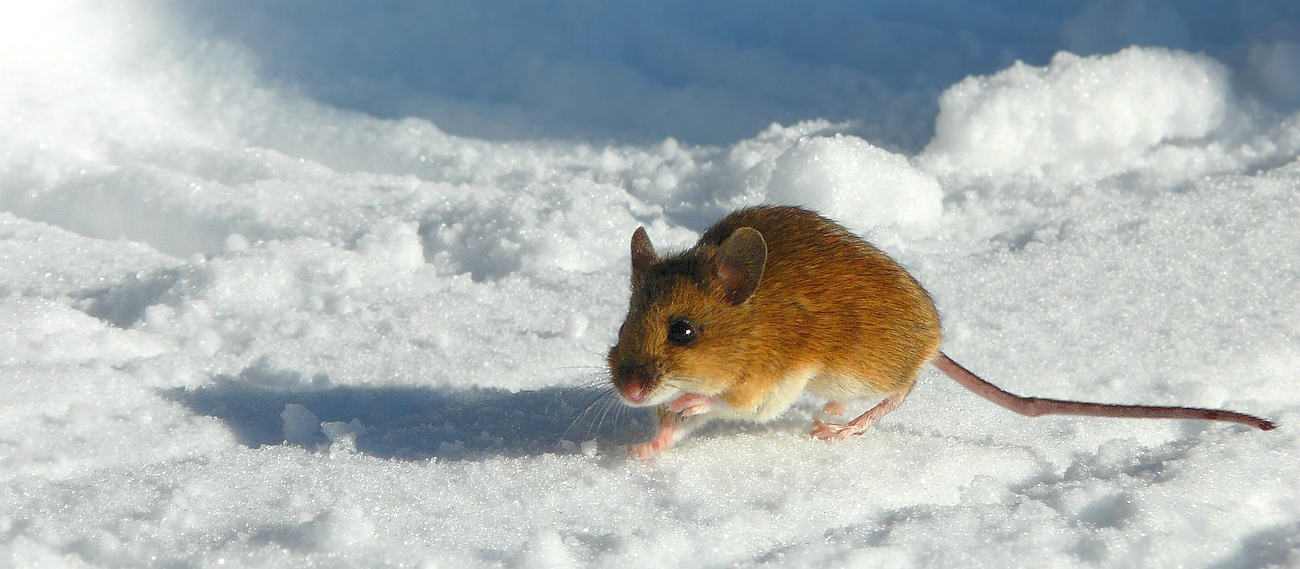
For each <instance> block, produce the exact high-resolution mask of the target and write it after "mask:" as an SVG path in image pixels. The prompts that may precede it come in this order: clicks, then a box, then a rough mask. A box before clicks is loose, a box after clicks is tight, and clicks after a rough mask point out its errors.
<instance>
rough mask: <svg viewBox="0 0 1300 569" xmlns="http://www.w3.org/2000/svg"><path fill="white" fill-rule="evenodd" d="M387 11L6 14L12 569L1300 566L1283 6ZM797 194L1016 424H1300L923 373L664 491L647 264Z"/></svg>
mask: <svg viewBox="0 0 1300 569" xmlns="http://www.w3.org/2000/svg"><path fill="white" fill-rule="evenodd" d="M359 6H360V5H357V6H356V7H353V6H351V5H349V6H344V5H342V4H339V5H333V4H329V5H322V6H321V8H320V9H319V10H315V11H310V13H308V11H303V10H301V8H299V7H294V6H292V5H290V4H276V3H270V4H268V3H253V2H193V3H184V4H182V3H167V2H144V1H142V2H117V3H102V2H91V1H82V0H60V1H52V2H43V3H20V2H6V3H3V4H0V14H3V15H4V17H2V18H0V77H4V79H3V80H0V124H3V125H5V126H4V127H3V128H0V323H3V326H2V327H0V330H2V331H0V337H2V338H3V339H2V340H0V560H3V561H0V563H2V564H4V565H5V566H14V567H62V566H67V567H101V566H110V567H118V566H165V565H184V566H201V567H218V566H251V567H300V566H322V567H341V566H366V567H379V566H384V567H387V566H402V567H461V566H508V567H534V566H535V567H586V566H599V567H613V566H620V567H621V566H646V567H660V566H662V567H670V566H683V565H685V566H700V565H708V566H724V565H725V566H730V565H740V566H755V565H768V564H770V565H781V566H803V567H840V566H881V567H899V566H996V567H1004V566H1026V565H1033V566H1214V567H1264V566H1270V565H1274V566H1292V565H1296V564H1300V461H1297V460H1295V456H1297V454H1300V439H1298V438H1297V436H1296V434H1295V429H1294V425H1295V424H1296V423H1297V421H1300V387H1298V384H1297V382H1296V381H1295V378H1296V374H1297V370H1300V260H1297V259H1300V226H1298V225H1297V224H1296V223H1295V220H1296V219H1300V191H1298V190H1300V108H1298V107H1297V105H1300V79H1298V77H1300V49H1298V48H1297V46H1300V35H1297V33H1298V32H1297V30H1300V14H1297V13H1296V11H1295V9H1294V8H1293V7H1291V4H1290V3H1286V2H1274V3H1268V2H1253V1H1252V2H1245V1H1243V2H1240V3H1235V4H1234V3H1228V2H1186V3H1170V2H1158V1H1139V0H1133V1H1127V0H1125V1H1108V0H1103V1H1098V2H1083V1H1080V2H1072V3H1065V4H1060V5H1057V6H1055V7H1042V8H1033V7H1024V6H1019V5H1018V3H1014V2H995V1H992V0H990V1H987V2H976V3H945V2H926V3H916V5H915V6H912V5H911V4H899V5H896V6H893V5H891V6H887V7H883V6H882V7H877V8H875V9H869V8H855V7H852V6H850V5H848V4H845V5H838V4H828V5H825V6H823V7H820V8H817V9H815V10H812V12H810V13H802V12H800V10H803V9H804V8H800V7H795V6H796V5H793V4H792V5H790V6H763V7H761V8H760V7H755V9H754V10H752V11H751V12H752V13H749V14H738V13H733V11H732V10H733V8H731V7H729V6H727V5H724V4H716V3H705V4H703V5H698V8H696V7H695V6H697V3H677V2H663V3H629V5H628V7H627V9H625V10H614V9H611V8H602V7H599V6H597V5H590V4H585V3H578V4H575V3H564V2H561V3H554V5H548V6H549V9H546V10H542V9H538V8H524V7H522V6H515V8H516V9H514V10H505V11H499V12H496V11H493V12H491V13H490V14H489V13H488V12H485V11H482V10H486V8H483V9H480V8H474V7H469V5H457V6H459V7H454V6H441V5H434V4H427V5H426V4H418V5H417V4H412V5H409V6H408V5H403V4H400V3H389V4H385V5H384V6H383V7H382V8H381V7H370V6H369V5H367V6H365V7H359ZM510 38H515V39H514V40H511V39H510ZM769 201H771V202H778V203H794V204H803V205H808V206H812V207H815V208H817V209H819V210H820V211H822V212H824V213H826V214H827V215H829V216H831V217H833V218H835V219H838V220H840V221H842V222H843V223H845V224H846V225H847V226H849V227H851V228H852V229H853V230H854V231H856V232H859V233H861V234H863V235H865V236H867V237H868V238H869V239H871V240H872V241H873V242H875V243H877V244H878V245H880V246H881V247H882V248H884V249H885V250H887V251H888V252H889V253H890V254H892V255H894V256H895V257H896V258H897V259H899V261H900V262H902V263H903V264H904V265H905V266H906V267H908V268H909V269H910V270H911V271H912V272H913V273H914V274H915V275H916V277H917V278H918V280H919V281H920V282H922V283H923V284H924V285H925V286H926V287H927V289H928V290H929V291H930V293H931V294H932V295H933V296H934V298H935V300H936V303H937V305H938V307H939V310H940V312H941V314H942V316H943V318H944V326H945V344H944V350H945V352H946V353H948V354H949V355H951V356H952V357H953V358H954V359H956V360H957V361H959V362H961V363H962V364H964V365H966V366H967V367H969V368H971V369H972V370H973V371H976V372H977V373H980V374H982V375H983V376H985V377H986V378H988V379H990V380H992V381H994V382H995V383H998V384H999V385H1001V386H1003V387H1005V388H1006V389H1008V390H1010V391H1013V392H1017V393H1024V394H1033V395H1039V396H1046V397H1058V398H1076V399H1087V400H1097V401H1107V402H1145V403H1151V404H1164V405H1194V406H1204V407H1226V408H1231V409H1234V410H1238V411H1243V412H1248V413H1252V414H1257V415H1260V416H1264V417H1267V418H1269V419H1271V420H1275V421H1277V422H1278V423H1279V425H1280V427H1279V428H1278V429H1277V430H1275V431H1272V432H1267V433H1265V432H1260V431H1255V430H1250V429H1248V428H1245V427H1242V426H1237V425H1228V424H1205V423H1198V422H1189V421H1124V420H1110V419H1088V418H1073V417H1046V418H1038V419H1030V418H1025V417H1021V416H1018V415H1014V414H1012V413H1009V412H1007V411H1005V410H1002V409H1000V408H998V407H995V406H993V405H992V404H989V403H988V402H985V401H983V400H980V399H978V398H977V397H975V396H974V395H972V394H970V393H968V392H966V391H965V390H964V389H962V388H961V387H960V386H958V385H957V384H956V383H954V382H952V381H950V380H948V379H946V378H945V377H943V376H942V375H941V374H940V373H939V372H938V371H937V370H934V369H928V370H927V371H926V372H925V373H924V375H923V377H922V378H921V381H920V383H919V384H918V387H917V388H916V390H915V392H914V393H913V394H912V395H911V397H910V398H909V400H908V401H907V403H906V404H905V405H903V406H902V407H901V408H900V409H899V410H898V411H895V412H894V413H893V414H891V415H890V416H889V417H887V418H886V419H885V420H884V421H882V422H881V424H879V425H878V426H877V427H876V428H874V429H873V430H872V431H870V432H868V433H867V434H866V435H865V436H863V437H860V438H856V439H853V440H849V441H843V442H839V443H834V444H827V443H822V442H819V441H815V440H812V439H811V438H810V437H808V436H807V432H808V429H809V424H810V422H811V419H812V417H813V416H814V415H815V413H816V410H817V409H818V408H819V406H820V402H818V401H815V400H813V399H811V398H810V399H807V400H803V401H801V402H800V403H798V404H797V405H796V406H795V408H793V409H791V410H790V411H789V412H788V413H786V414H785V415H783V416H781V417H778V418H777V419H776V420H774V421H773V422H771V423H769V424H762V425H754V424H742V423H732V422H723V421H719V422H716V423H712V424H710V425H708V426H707V427H705V428H703V429H701V431H700V432H698V433H696V434H693V435H692V436H691V437H689V438H687V439H686V440H684V441H683V442H682V444H681V445H680V446H679V447H677V448H675V449H674V450H673V451H672V452H670V453H667V454H665V455H662V456H659V457H656V458H654V459H651V460H649V461H641V460H634V459H629V458H628V457H627V456H626V454H625V452H624V451H623V446H624V445H626V444H627V443H631V442H636V441H639V440H643V439H644V438H646V437H647V436H649V434H650V433H651V432H652V430H653V417H651V416H650V415H648V414H647V413H646V412H645V411H644V410H636V409H632V408H628V407H625V406H623V405H621V404H620V403H619V402H618V401H617V399H616V398H614V397H611V396H609V395H608V394H607V393H606V392H605V390H606V388H607V387H608V383H607V374H606V372H605V371H604V354H605V353H606V351H607V350H608V347H609V345H610V344H611V342H612V340H613V337H614V335H615V332H616V331H617V329H618V325H619V324H620V322H621V319H622V317H623V315H624V313H625V312H626V306H627V304H626V303H627V294H628V285H627V279H628V273H629V268H628V263H629V253H628V242H629V239H630V236H631V234H632V231H633V230H634V229H635V228H636V227H638V226H645V227H646V229H647V230H648V231H649V233H650V235H651V238H652V239H653V240H654V241H655V244H656V246H657V247H659V248H661V249H674V248H682V247H686V246H689V245H690V244H691V243H692V242H693V241H694V240H695V239H696V238H697V237H698V235H699V234H700V232H701V231H702V230H703V229H705V228H706V227H708V225H709V224H710V223H712V222H713V221H714V220H716V219H717V218H719V217H720V216H721V215H723V214H725V212H727V211H729V210H731V209H734V208H736V207H740V206H744V205H749V204H755V203H763V202H769ZM871 403H873V402H869V401H863V402H858V403H857V404H855V406H851V407H850V411H851V412H852V411H858V412H860V411H861V410H864V409H865V408H866V407H867V406H868V405H870V404H871Z"/></svg>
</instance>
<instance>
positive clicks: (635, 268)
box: [609, 227, 767, 406]
mask: <svg viewBox="0 0 1300 569" xmlns="http://www.w3.org/2000/svg"><path fill="white" fill-rule="evenodd" d="M728 233H729V234H727V235H721V236H719V239H720V241H719V242H716V243H707V242H705V241H701V242H700V243H698V244H696V245H695V247H692V248H691V249H689V250H687V251H685V252H682V253H678V254H675V255H667V256H664V257H659V256H658V255H656V254H655V250H654V245H652V244H651V243H650V237H649V236H648V235H646V231H645V228H644V227H641V228H638V229H637V230H636V232H635V233H633V234H632V301H631V303H630V305H629V307H628V313H627V318H626V319H625V320H624V321H623V326H622V327H620V328H619V332H618V343H617V344H615V345H614V347H613V348H610V350H609V370H610V374H611V375H612V378H613V381H614V387H615V388H616V389H617V390H618V393H619V395H621V396H622V397H623V399H624V400H625V401H627V402H628V403H631V404H632V405H638V406H640V405H657V404H662V403H666V402H668V401H671V400H672V399H674V398H676V397H677V396H678V395H681V394H684V393H697V394H702V395H706V396H712V395H715V394H717V393H719V392H721V391H722V390H724V389H725V388H726V387H727V386H728V385H729V384H730V383H731V382H732V381H733V380H734V376H735V372H736V370H737V369H739V366H740V363H741V361H743V357H742V356H743V354H742V350H743V349H744V345H745V342H744V340H743V336H744V331H745V330H747V328H748V327H747V326H746V320H747V316H748V314H749V312H750V308H751V305H750V303H749V300H750V298H751V297H752V296H753V294H754V291H756V290H757V289H758V285H759V281H761V280H762V278H763V266H764V264H765V263H766V262H767V243H766V242H765V241H764V240H763V236H762V235H761V234H760V233H759V232H758V231H756V230H754V229H753V228H750V227H741V228H737V229H735V230H734V231H730V232H728Z"/></svg>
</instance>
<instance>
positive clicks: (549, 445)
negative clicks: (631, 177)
mask: <svg viewBox="0 0 1300 569" xmlns="http://www.w3.org/2000/svg"><path fill="white" fill-rule="evenodd" d="M250 372H253V373H250ZM213 379H214V382H213V383H212V384H210V385H207V386H203V387H197V388H192V389H186V388H177V389H168V390H163V391H161V395H162V396H163V397H165V398H167V399H170V400H172V401H176V402H179V403H181V404H183V405H185V406H186V407H188V408H189V409H190V410H192V411H193V412H195V413H198V414H201V415H208V416H212V417H216V418H217V419H219V420H221V421H222V422H224V423H225V424H226V425H228V426H229V428H230V429H231V431H232V432H233V433H234V435H235V437H236V438H237V439H238V441H239V442H240V444H243V445H245V446H248V447H250V448H258V447H262V446H264V445H281V444H290V445H296V446H301V447H304V448H307V449H311V450H314V451H322V450H326V449H328V450H333V449H334V448H336V447H338V446H339V445H343V446H344V447H348V448H355V450H356V451H357V452H360V453H364V454H368V455H371V456H375V457H380V458H390V459H398V460H425V459H429V458H436V459H440V460H481V459H484V458H490V457H499V456H500V457H520V456H533V455H539V454H576V453H586V454H591V453H593V452H595V451H596V450H597V449H601V450H608V449H609V448H622V447H623V446H624V445H627V444H631V443H635V442H639V441H644V440H647V439H649V438H650V437H651V436H652V435H653V434H654V432H655V425H656V420H655V416H654V413H653V411H651V410H650V409H642V408H632V407H628V406H626V405H623V403H622V402H621V401H619V400H618V399H617V397H616V396H614V395H612V394H610V393H609V392H608V390H606V389H603V388H601V389H596V388H582V387H576V388H572V387H571V388H564V387H552V388H545V389H541V390H536V391H520V392H510V391H506V390H503V389H488V388H473V389H451V388H440V387H405V386H380V387H358V386H331V385H329V383H330V382H329V380H328V378H326V377H324V376H317V377H315V378H312V380H311V381H305V382H304V381H301V380H300V377H299V376H298V375H297V374H296V373H295V372H285V371H278V372H276V373H275V374H269V375H268V374H266V373H264V372H257V371H256V370H245V371H244V372H243V373H241V374H240V375H238V376H229V375H218V376H215V377H214V378H213ZM593 442H594V443H595V445H594V446H593V445H592V443H593Z"/></svg>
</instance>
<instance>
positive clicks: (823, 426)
mask: <svg viewBox="0 0 1300 569" xmlns="http://www.w3.org/2000/svg"><path fill="white" fill-rule="evenodd" d="M904 399H907V392H904V393H898V394H894V395H890V396H889V397H886V398H885V399H884V400H883V401H881V402H880V403H877V404H876V406H875V407H872V408H871V409H869V410H868V411H867V412H866V413H863V414H861V415H858V418H856V419H854V420H852V421H849V422H848V423H844V424H842V425H841V424H839V423H828V422H826V421H822V420H821V419H813V430H812V436H813V438H816V439H820V440H823V441H838V440H840V439H846V438H849V437H851V436H854V435H861V434H862V433H865V432H867V429H870V428H871V426H872V425H874V424H876V421H879V420H880V419H881V418H882V417H884V416H885V415H888V414H889V412H890V411H893V410H894V409H897V408H898V406H899V405H902V404H903V400H904ZM824 410H825V411H826V412H827V413H831V414H837V413H832V411H835V410H838V411H839V412H840V413H843V412H844V404H843V403H838V402H835V401H832V402H830V403H827V404H826V407H825V408H824Z"/></svg>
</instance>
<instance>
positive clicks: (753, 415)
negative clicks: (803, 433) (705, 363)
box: [709, 368, 818, 422]
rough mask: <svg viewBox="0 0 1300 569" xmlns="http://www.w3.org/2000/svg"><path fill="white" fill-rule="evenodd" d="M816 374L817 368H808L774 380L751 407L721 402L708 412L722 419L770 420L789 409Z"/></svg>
mask: <svg viewBox="0 0 1300 569" xmlns="http://www.w3.org/2000/svg"><path fill="white" fill-rule="evenodd" d="M817 374H818V370H817V368H808V369H804V370H800V371H797V372H795V373H792V374H790V375H787V376H785V378H783V379H780V380H778V381H777V382H776V386H775V387H774V388H772V391H770V392H768V394H767V397H766V398H765V399H763V400H762V401H760V402H759V403H758V405H757V406H756V407H755V408H753V409H736V408H733V407H729V406H727V405H725V404H722V405H718V406H716V407H714V408H713V410H712V412H710V413H709V414H710V415H713V416H714V417H718V418H723V419H740V420H745V421H758V422H764V421H770V420H772V419H774V418H775V417H776V416H777V415H780V414H781V413H782V412H784V411H785V410H786V409H789V408H790V405H792V404H793V403H794V401H795V400H796V399H798V398H799V396H800V395H802V394H803V391H804V388H805V387H807V386H808V381H809V380H811V379H812V378H813V377H814V376H816V375H817Z"/></svg>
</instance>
